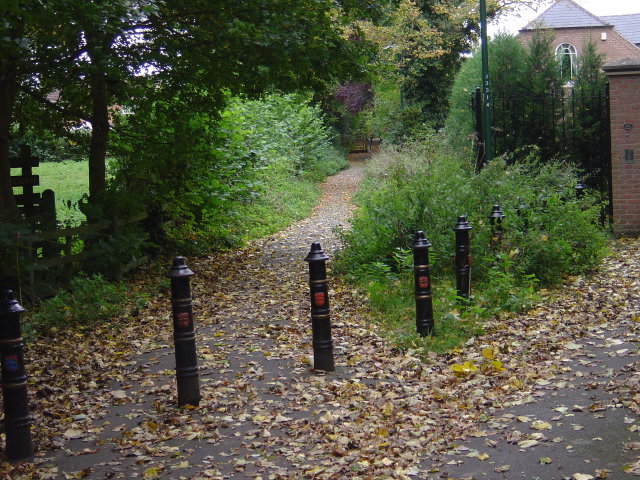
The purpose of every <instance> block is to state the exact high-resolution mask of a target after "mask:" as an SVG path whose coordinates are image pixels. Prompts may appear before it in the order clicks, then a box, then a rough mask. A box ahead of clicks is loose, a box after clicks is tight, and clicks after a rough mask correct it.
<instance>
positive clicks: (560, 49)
mask: <svg viewBox="0 0 640 480" xmlns="http://www.w3.org/2000/svg"><path fill="white" fill-rule="evenodd" d="M565 55H568V56H569V64H570V65H571V72H569V74H570V75H569V80H570V81H573V79H574V78H576V74H577V73H578V51H577V50H576V47H574V46H573V45H571V44H570V43H561V44H560V45H558V46H557V47H556V59H557V60H558V63H559V64H560V76H561V78H566V72H564V71H563V67H564V62H563V60H564V57H565Z"/></svg>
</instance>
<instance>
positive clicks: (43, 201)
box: [40, 189, 58, 258]
mask: <svg viewBox="0 0 640 480" xmlns="http://www.w3.org/2000/svg"><path fill="white" fill-rule="evenodd" d="M40 207H41V208H42V224H41V230H42V231H43V232H48V231H53V230H55V229H56V227H57V222H56V194H55V193H54V192H53V190H50V189H47V190H45V191H44V192H42V194H41V195H40ZM57 243H58V242H57V241H56V239H54V240H47V241H45V242H43V243H42V256H43V257H44V258H54V257H56V256H57V255H58V252H57V251H56V248H57Z"/></svg>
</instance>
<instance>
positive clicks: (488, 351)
mask: <svg viewBox="0 0 640 480" xmlns="http://www.w3.org/2000/svg"><path fill="white" fill-rule="evenodd" d="M482 356H483V357H484V358H486V359H487V360H493V358H494V355H493V348H483V349H482Z"/></svg>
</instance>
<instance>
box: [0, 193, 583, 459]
mask: <svg viewBox="0 0 640 480" xmlns="http://www.w3.org/2000/svg"><path fill="white" fill-rule="evenodd" d="M574 188H575V191H576V196H577V197H578V198H582V197H583V195H584V190H585V188H586V187H585V186H584V185H583V184H582V182H578V184H577V185H576V186H575V187H574ZM518 202H519V204H518V206H517V208H516V213H517V214H518V215H522V213H523V212H524V210H525V205H524V204H523V203H522V202H521V200H519V201H518ZM504 218H505V215H504V214H503V213H502V211H501V209H500V206H499V205H494V206H493V209H492V211H491V213H490V214H489V224H490V226H491V246H492V248H495V247H496V246H497V245H498V244H499V243H500V241H501V239H502V235H503V224H502V222H503V220H504ZM471 229H472V227H471V225H469V222H468V221H467V218H466V216H465V215H460V216H459V217H458V220H457V222H456V224H455V226H454V227H453V230H454V232H455V236H456V239H455V257H454V262H455V272H456V294H457V295H458V297H461V298H463V299H468V298H469V296H470V294H471V248H470V239H469V231H470V230H471ZM525 229H526V225H525ZM430 247H431V243H429V241H428V240H427V238H426V237H425V234H424V232H423V231H418V232H417V233H416V236H415V239H414V242H413V261H414V266H413V272H414V293H415V303H416V331H417V333H418V334H419V335H420V336H422V337H424V336H427V335H432V334H433V332H434V319H433V303H432V293H431V276H430V266H429V248H430ZM328 259H329V257H328V256H327V255H326V254H325V253H324V252H323V251H322V248H321V246H320V244H319V243H317V242H315V243H313V244H312V245H311V250H310V251H309V254H308V255H307V256H306V257H305V259H304V260H305V261H306V262H308V263H309V290H310V300H311V327H312V345H313V368H314V369H315V370H324V371H327V372H333V371H335V365H334V359H333V340H332V338H331V316H330V309H329V291H328V284H327V270H326V261H327V260H328ZM193 275H194V273H193V272H192V271H191V269H189V267H187V265H186V263H185V260H184V258H183V257H175V258H174V260H173V265H172V267H171V269H170V270H169V272H168V273H167V275H166V276H167V277H168V278H169V279H170V280H171V307H172V314H173V337H174V344H175V359H176V381H177V390H178V405H179V406H184V405H193V406H197V405H198V404H199V403H200V399H201V395H200V378H199V373H198V361H197V355H196V339H195V328H194V321H193V304H192V298H191V286H190V279H191V277H192V276H193ZM22 312H24V309H23V308H22V307H21V306H20V304H19V303H18V301H17V300H16V299H15V296H14V294H13V292H12V291H11V290H7V289H2V290H0V362H1V368H0V373H1V375H0V384H1V387H2V395H3V403H4V431H5V437H6V453H7V457H8V459H9V460H20V459H25V458H28V457H30V456H32V455H33V444H32V440H31V423H32V420H31V416H30V415H29V403H28V396H27V376H26V371H25V366H24V346H23V340H22V335H21V328H20V314H21V313H22Z"/></svg>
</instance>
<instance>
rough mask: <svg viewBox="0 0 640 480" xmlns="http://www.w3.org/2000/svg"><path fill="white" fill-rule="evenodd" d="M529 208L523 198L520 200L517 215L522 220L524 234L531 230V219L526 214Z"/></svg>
mask: <svg viewBox="0 0 640 480" xmlns="http://www.w3.org/2000/svg"><path fill="white" fill-rule="evenodd" d="M526 210H527V206H526V205H525V203H524V202H523V201H522V199H521V198H518V206H516V215H518V217H521V218H522V233H527V230H529V218H528V217H527V214H526Z"/></svg>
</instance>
